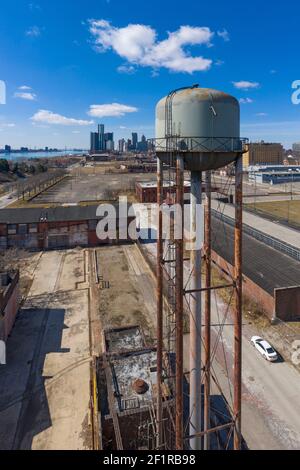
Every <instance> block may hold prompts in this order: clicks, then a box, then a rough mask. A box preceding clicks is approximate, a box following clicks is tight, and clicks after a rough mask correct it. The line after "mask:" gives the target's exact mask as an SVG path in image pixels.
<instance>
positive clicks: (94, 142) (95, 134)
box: [91, 132, 99, 153]
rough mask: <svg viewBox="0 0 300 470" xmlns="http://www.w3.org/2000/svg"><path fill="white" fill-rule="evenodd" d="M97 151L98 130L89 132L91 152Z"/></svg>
mask: <svg viewBox="0 0 300 470" xmlns="http://www.w3.org/2000/svg"><path fill="white" fill-rule="evenodd" d="M98 151H99V134H98V132H91V152H93V153H94V152H98Z"/></svg>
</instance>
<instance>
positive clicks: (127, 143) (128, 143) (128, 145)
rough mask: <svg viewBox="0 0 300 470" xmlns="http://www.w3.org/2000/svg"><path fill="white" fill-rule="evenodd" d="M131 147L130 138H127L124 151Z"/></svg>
mask: <svg viewBox="0 0 300 470" xmlns="http://www.w3.org/2000/svg"><path fill="white" fill-rule="evenodd" d="M131 148H132V142H131V140H130V139H128V140H127V142H126V145H125V150H126V152H129V151H130V150H131Z"/></svg>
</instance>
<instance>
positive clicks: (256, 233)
mask: <svg viewBox="0 0 300 470" xmlns="http://www.w3.org/2000/svg"><path fill="white" fill-rule="evenodd" d="M212 213H213V215H214V217H216V218H218V219H220V220H222V221H224V222H225V223H227V224H228V225H231V226H232V227H234V219H232V218H231V217H228V216H227V215H224V214H221V213H220V212H218V211H216V210H215V209H212ZM243 231H244V233H246V234H247V235H249V236H250V237H253V238H255V239H256V240H258V241H260V242H262V243H265V244H266V245H268V246H270V247H271V248H274V249H275V250H277V251H280V252H281V253H284V254H285V255H287V256H289V257H290V258H293V259H295V260H296V261H300V250H298V248H295V247H294V246H292V245H290V244H289V243H285V242H282V241H281V240H278V238H274V237H272V236H270V235H267V234H265V233H263V232H261V231H260V230H257V229H255V228H253V227H250V226H249V225H246V224H243Z"/></svg>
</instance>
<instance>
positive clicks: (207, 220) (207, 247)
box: [204, 171, 211, 450]
mask: <svg viewBox="0 0 300 470" xmlns="http://www.w3.org/2000/svg"><path fill="white" fill-rule="evenodd" d="M205 192H206V204H205V209H204V210H205V214H204V227H205V233H204V255H205V287H206V289H207V290H206V291H205V307H204V325H205V326H204V431H206V432H207V431H208V430H209V428H210V373H211V369H210V354H211V336H210V326H211V325H210V324H211V289H210V287H211V172H210V171H207V172H206V174H205ZM209 448H210V435H209V434H208V433H207V434H205V435H204V450H209Z"/></svg>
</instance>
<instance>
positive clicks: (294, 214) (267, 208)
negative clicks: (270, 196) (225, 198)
mask: <svg viewBox="0 0 300 470" xmlns="http://www.w3.org/2000/svg"><path fill="white" fill-rule="evenodd" d="M245 208H246V209H250V210H251V211H254V212H256V213H258V214H260V215H262V216H263V215H266V216H268V217H272V218H273V219H276V220H283V221H286V222H289V223H290V224H291V225H296V226H299V227H300V201H273V202H258V203H256V204H254V203H251V204H245Z"/></svg>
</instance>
